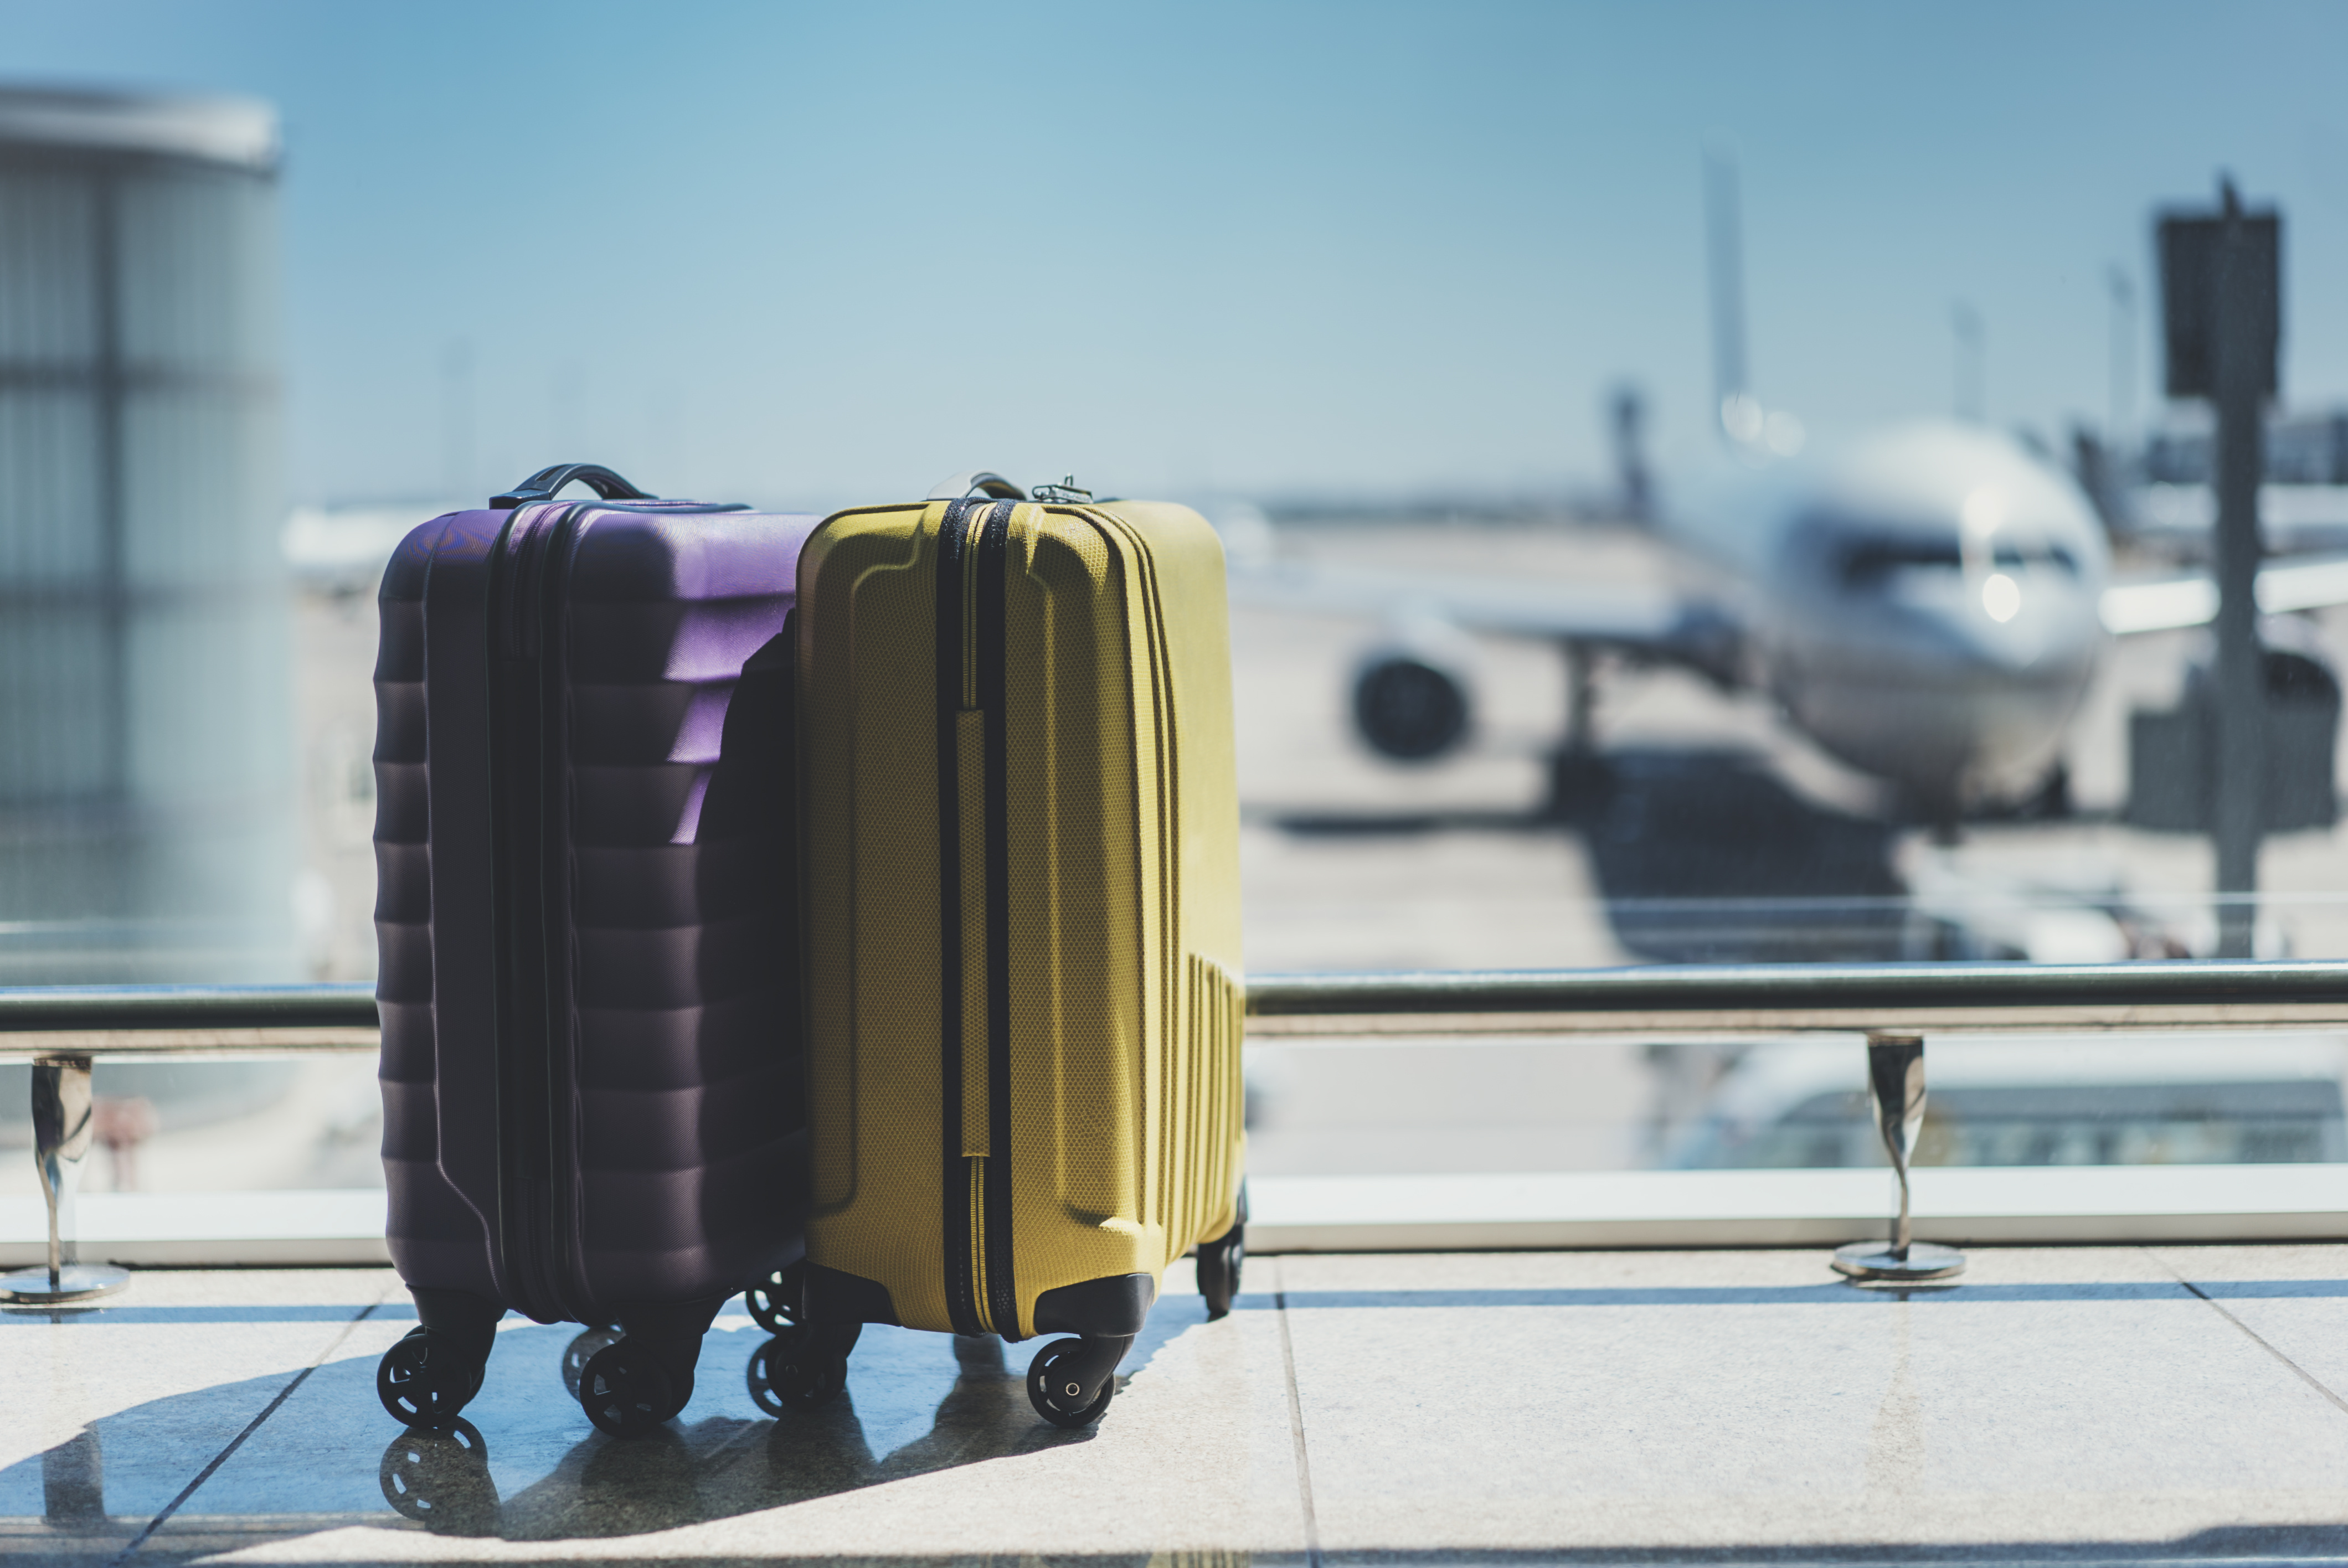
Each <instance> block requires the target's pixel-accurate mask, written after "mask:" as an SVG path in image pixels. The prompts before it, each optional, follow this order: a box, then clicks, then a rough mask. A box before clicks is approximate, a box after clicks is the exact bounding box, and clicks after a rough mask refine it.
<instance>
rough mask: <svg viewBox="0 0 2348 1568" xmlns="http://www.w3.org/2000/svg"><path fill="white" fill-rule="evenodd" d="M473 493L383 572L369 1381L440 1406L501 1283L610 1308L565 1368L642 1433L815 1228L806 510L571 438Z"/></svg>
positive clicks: (589, 1402) (416, 1405)
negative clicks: (796, 709)
mask: <svg viewBox="0 0 2348 1568" xmlns="http://www.w3.org/2000/svg"><path fill="white" fill-rule="evenodd" d="M573 480H578V481H581V482H584V483H586V484H588V485H589V486H591V487H592V488H593V489H594V490H595V491H596V493H597V495H598V496H599V497H601V499H599V500H594V501H556V500H554V499H553V497H555V496H556V495H557V494H558V493H559V492H560V491H561V489H562V488H563V487H564V486H565V485H566V484H568V483H570V482H572V481H573ZM490 508H491V509H489V510H486V511H477V512H452V513H449V514H448V515H447V516H445V517H441V518H435V519H434V520H433V521H431V522H428V523H426V524H424V525H423V526H422V527H420V528H417V529H416V530H415V531H414V532H413V533H411V534H409V535H408V536H407V539H406V541H405V542H403V543H402V544H401V546H400V547H399V549H398V551H397V553H396V554H395V555H394V556H393V557H392V559H391V563H390V565H389V567H388V568H387V569H386V571H385V573H384V579H383V587H382V590H381V593H380V595H379V603H380V607H381V612H382V621H383V628H382V641H381V645H380V653H379V657H378V660H377V663H376V676H375V682H376V713H377V719H376V791H377V807H376V866H377V868H378V891H377V895H376V934H377V943H378V946H379V949H380V952H381V968H380V971H379V973H380V978H379V979H378V980H377V982H376V998H377V1006H378V1008H379V1009H380V1011H381V1015H382V1020H383V1060H382V1069H381V1079H382V1084H383V1103H384V1144H383V1160H384V1175H385V1181H386V1185H387V1187H388V1188H389V1194H388V1196H389V1202H390V1224H389V1230H388V1240H389V1242H390V1247H391V1256H392V1261H393V1263H395V1264H396V1265H397V1266H398V1268H399V1272H400V1276H401V1277H402V1278H403V1279H404V1280H406V1281H407V1285H408V1287H409V1289H410V1291H411V1292H412V1293H413V1294H414V1296H415V1297H416V1302H417V1317H419V1319H420V1320H421V1326H420V1327H418V1328H417V1329H416V1330H415V1331H414V1332H413V1333H412V1334H410V1335H409V1336H408V1337H407V1338H406V1339H403V1340H402V1341H401V1342H400V1343H399V1344H398V1345H396V1346H395V1347H394V1348H392V1349H391V1351H390V1352H388V1353H387V1354H386V1356H385V1357H384V1359H383V1363H382V1365H381V1367H380V1368H378V1371H377V1375H376V1389H377V1393H378V1395H379V1396H380V1397H381V1399H382V1400H383V1403H384V1406H385V1408H386V1409H388V1410H389V1411H391V1413H392V1414H393V1415H394V1416H396V1417H397V1418H398V1419H401V1420H403V1421H406V1422H407V1423H408V1424H409V1425H411V1426H436V1425H441V1424H444V1423H446V1422H448V1421H450V1420H453V1419H455V1417H456V1415H457V1412H458V1410H459V1409H462V1408H463V1406H464V1404H465V1402H466V1401H467V1400H468V1399H471V1398H472V1396H473V1395H474V1393H476V1392H477V1391H478V1390H479V1387H480V1382H481V1377H482V1369H483V1367H484V1365H485V1363H486V1362H487V1360H488V1357H489V1346H490V1344H491V1342H492V1339H493V1337H494V1333H495V1328H496V1324H497V1322H498V1319H499V1318H500V1317H503V1316H504V1315H505V1313H506V1311H507V1309H508V1308H512V1309H514V1310H516V1311H520V1312H521V1313H524V1314H526V1315H528V1316H529V1317H533V1318H535V1319H537V1320H538V1321H540V1322H542V1323H551V1322H557V1321H563V1320H569V1321H573V1322H579V1323H583V1324H587V1325H589V1326H591V1327H609V1326H611V1325H613V1324H617V1325H618V1326H619V1327H621V1328H622V1329H623V1330H624V1334H625V1337H623V1338H620V1339H618V1340H617V1341H616V1342H614V1343H609V1344H607V1345H606V1346H605V1347H604V1348H602V1349H601V1350H599V1351H597V1353H596V1354H595V1355H594V1358H592V1360H590V1361H589V1362H588V1363H587V1365H586V1367H585V1368H584V1369H583V1371H582V1373H581V1375H580V1387H579V1390H578V1391H579V1396H580V1399H581V1400H582V1403H583V1404H584V1405H585V1406H586V1407H587V1411H588V1414H589V1415H590V1416H591V1417H592V1419H594V1421H595V1423H596V1424H597V1425H598V1426H600V1427H602V1428H603V1429H604V1430H609V1431H614V1432H619V1433H623V1435H634V1434H636V1433H638V1432H641V1431H644V1430H650V1429H651V1428H652V1427H653V1426H654V1425H655V1424H657V1423H658V1422H661V1421H664V1420H665V1419H668V1418H669V1417H670V1416H672V1415H674V1414H675V1412H676V1411H677V1410H679V1409H683V1408H684V1405H685V1400H686V1399H688V1398H690V1397H691V1394H692V1389H693V1369H694V1362H695V1358H696V1357H697V1356H698V1354H699V1349H700V1344H701V1337H702V1336H703V1334H704V1333H705V1332H706V1330H707V1329H708V1327H709V1324H710V1322H711V1320H712V1319H713V1318H714V1317H716V1313H717V1310H718V1308H719V1307H722V1306H723V1305H724V1304H725V1302H726V1298H728V1297H729V1296H733V1295H735V1294H736V1293H737V1292H741V1291H745V1290H754V1291H755V1290H757V1289H758V1287H760V1286H762V1285H764V1284H765V1283H766V1282H767V1281H769V1280H770V1279H771V1278H772V1277H773V1276H775V1275H776V1274H777V1272H778V1271H779V1270H781V1269H782V1268H784V1267H786V1266H788V1265H790V1264H792V1263H794V1262H796V1261H797V1260H798V1257H799V1255H800V1252H801V1242H800V1226H801V1221H802V1218H803V1214H804V1209H805V1200H806V1180H807V1178H806V1173H805V1163H806V1116H805V1112H804V1108H803V1104H802V1095H803V1088H802V1082H801V1072H802V1064H801V1057H800V1051H799V1044H798V989H797V983H796V981H797V976H796V972H795V968H796V958H795V955H796V953H797V934H796V931H795V929H794V927H793V922H794V921H795V919H796V904H795V900H794V897H793V893H792V887H793V865H792V862H793V858H794V853H795V852H794V846H793V843H792V840H791V838H790V832H791V823H792V821H793V813H792V811H791V809H790V803H789V791H790V789H791V787H792V784H791V780H792V766H791V757H790V750H789V748H790V746H791V743H792V742H791V724H790V722H789V710H788V703H789V702H790V700H791V697H790V693H791V675H790V670H789V666H788V660H789V656H790V640H789V639H788V638H787V637H784V636H783V635H781V633H782V631H783V627H784V622H785V618H786V616H787V615H788V613H789V610H790V608H791V600H792V591H793V587H794V584H795V582H796V579H797V572H798V552H799V546H800V545H801V543H802V542H804V540H805V539H806V538H807V536H808V533H809V532H810V531H811V530H812V529H813V528H814V526H815V524H816V522H817V521H818V519H817V518H812V517H796V516H782V515H777V514H772V513H759V512H752V511H749V510H747V509H745V508H742V507H712V506H704V505H701V504H698V503H695V502H691V501H661V500H654V499H653V498H651V497H645V496H644V495H642V494H641V493H640V492H638V491H636V490H635V489H634V488H633V487H631V486H629V485H628V484H627V482H626V481H625V480H623V479H621V478H619V477H618V476H616V475H614V474H612V473H611V472H610V471H609V470H607V469H602V468H597V467H592V466H586V465H572V466H565V467H561V468H550V469H547V470H546V471H544V472H543V473H541V474H538V475H536V476H533V477H531V479H530V480H529V481H528V482H526V483H525V484H524V485H523V486H521V487H519V488H517V489H516V490H515V491H514V492H513V493H512V494H511V495H507V496H499V497H496V498H495V499H493V500H492V501H491V503H490ZM764 1300H765V1298H764V1297H763V1296H754V1302H757V1303H759V1304H764ZM760 1316H761V1317H767V1316H769V1313H767V1312H762V1313H761V1314H760Z"/></svg>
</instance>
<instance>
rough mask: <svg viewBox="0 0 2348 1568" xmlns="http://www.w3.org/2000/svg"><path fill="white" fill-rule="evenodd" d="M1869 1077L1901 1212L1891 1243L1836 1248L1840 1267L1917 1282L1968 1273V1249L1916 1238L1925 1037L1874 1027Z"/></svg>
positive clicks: (1860, 1275)
mask: <svg viewBox="0 0 2348 1568" xmlns="http://www.w3.org/2000/svg"><path fill="white" fill-rule="evenodd" d="M1867 1080H1868V1089H1869V1097H1870V1098H1871V1099H1872V1100H1873V1101H1874V1102H1875V1126H1876V1131H1877V1132H1880V1133H1881V1134H1882V1135H1883V1148H1884V1152H1885V1153H1888V1154H1890V1156H1891V1171H1892V1174H1893V1175H1894V1176H1896V1177H1897V1178H1898V1179H1899V1182H1900V1212H1899V1213H1898V1214H1896V1215H1894V1216H1893V1218H1892V1221H1891V1245H1889V1246H1886V1245H1883V1244H1882V1243H1880V1242H1871V1241H1855V1242H1851V1243H1849V1245H1844V1246H1839V1247H1837V1248H1836V1249H1835V1255H1834V1266H1835V1269H1836V1272H1838V1273H1839V1274H1844V1275H1848V1276H1849V1277H1851V1278H1852V1279H1879V1280H1893V1281H1907V1282H1913V1281H1917V1280H1926V1279H1950V1278H1953V1277H1955V1276H1957V1275H1960V1274H1962V1273H1963V1272H1964V1268H1965V1255H1964V1254H1963V1253H1961V1252H1959V1251H1957V1250H1956V1249H1955V1248H1954V1247H1947V1246H1938V1245H1934V1244H1933V1243H1931V1242H1928V1241H1926V1242H1920V1241H1917V1240H1915V1239H1914V1235H1913V1230H1912V1227H1911V1225H1910V1218H1909V1201H1910V1200H1909V1189H1908V1162H1909V1159H1910V1156H1911V1155H1912V1154H1913V1153H1915V1149H1916V1133H1917V1132H1918V1130H1919V1129H1921V1127H1922V1126H1923V1124H1924V1037H1923V1036H1922V1035H1921V1034H1890V1033H1887V1032H1884V1031H1882V1030H1871V1031H1869V1034H1868V1037H1867Z"/></svg>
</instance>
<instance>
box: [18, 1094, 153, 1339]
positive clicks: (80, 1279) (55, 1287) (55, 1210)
mask: <svg viewBox="0 0 2348 1568" xmlns="http://www.w3.org/2000/svg"><path fill="white" fill-rule="evenodd" d="M92 1109H93V1102H92V1098H91V1094H90V1059H89V1058H88V1057H87V1056H39V1057H35V1058H34V1059H33V1163H34V1164H35V1165H36V1167H38V1169H39V1171H40V1173H41V1197H42V1200H43V1201H44V1202H46V1204H48V1209H49V1265H48V1266H47V1267H46V1268H27V1269H20V1270H18V1271H17V1272H16V1273H15V1274H11V1275H6V1276H0V1298H5V1299H6V1300H8V1301H10V1302H12V1303H15V1304H16V1305H18V1306H54V1305H56V1304H57V1303H60V1302H68V1301H87V1300H90V1299H93V1298H95V1297H97V1296H111V1295H112V1294H113V1293H114V1292H116V1291H118V1290H120V1289H121V1288H122V1287H123V1286H126V1285H128V1284H129V1283H130V1276H129V1274H128V1273H127V1272H125V1271H124V1270H122V1269H118V1268H85V1267H83V1266H82V1265H81V1264H80V1263H79V1262H78V1261H77V1249H76V1247H75V1245H74V1238H73V1232H74V1228H75V1227H74V1198H75V1196H76V1195H77V1194H78V1193H79V1192H80V1190H81V1163H82V1161H83V1160H84V1159H86V1158H88V1154H89V1146H90V1143H91V1142H92V1141H93V1137H92V1134H93V1128H92V1125H91V1111H92Z"/></svg>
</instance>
